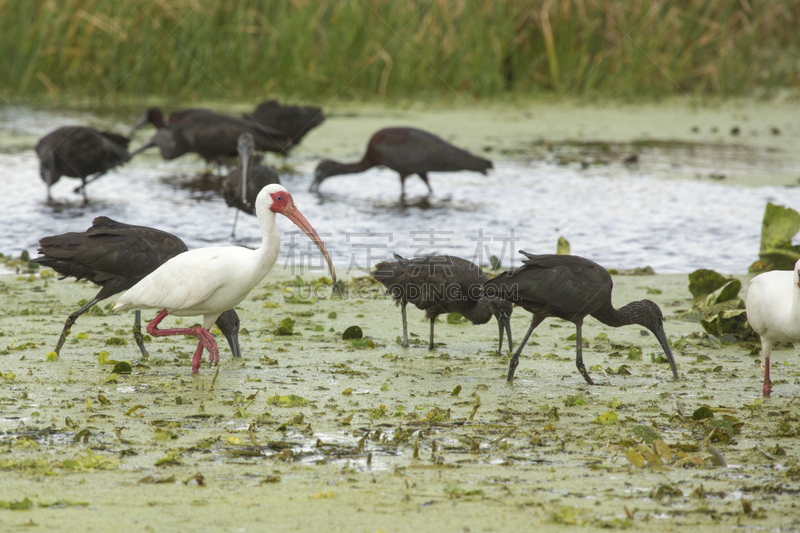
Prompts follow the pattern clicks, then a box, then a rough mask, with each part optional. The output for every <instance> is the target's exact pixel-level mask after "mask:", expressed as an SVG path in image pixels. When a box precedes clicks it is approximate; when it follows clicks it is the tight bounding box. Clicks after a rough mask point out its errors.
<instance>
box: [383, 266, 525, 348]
mask: <svg viewBox="0 0 800 533" xmlns="http://www.w3.org/2000/svg"><path fill="white" fill-rule="evenodd" d="M394 257H395V259H396V261H384V262H382V263H378V264H377V265H376V266H375V271H374V272H373V273H372V276H373V277H374V278H375V279H376V280H378V281H380V282H381V283H382V284H383V285H384V286H385V287H386V289H387V293H388V294H389V295H390V296H391V297H392V298H393V299H394V300H395V303H397V304H398V305H400V310H401V313H402V316H403V346H406V347H407V346H408V320H407V318H406V305H407V304H408V303H412V304H414V305H415V306H417V308H419V309H422V310H424V311H425V316H426V318H427V319H428V320H429V321H430V323H431V333H430V342H429V344H428V349H429V350H433V349H434V348H435V344H434V342H433V329H434V324H435V323H436V317H437V316H439V315H440V314H444V313H459V314H461V315H462V316H464V318H466V319H467V320H469V321H470V322H472V323H473V324H485V323H486V322H488V321H489V320H490V319H491V318H492V316H494V317H495V318H496V319H497V324H498V328H499V330H500V332H499V337H500V344H499V347H498V350H497V351H498V353H502V351H503V332H504V331H506V332H508V350H509V352H510V351H511V350H512V341H511V326H510V317H511V312H512V310H513V308H512V305H511V303H509V302H507V301H505V300H502V299H500V298H497V297H495V296H489V295H486V294H484V293H483V291H482V290H481V284H482V283H484V282H485V281H486V280H487V276H486V274H485V273H484V272H483V270H481V268H480V267H478V265H476V264H474V263H472V262H470V261H467V260H466V259H461V258H460V257H455V256H449V255H427V256H422V257H415V258H413V259H405V258H404V257H401V256H400V255H398V254H394Z"/></svg>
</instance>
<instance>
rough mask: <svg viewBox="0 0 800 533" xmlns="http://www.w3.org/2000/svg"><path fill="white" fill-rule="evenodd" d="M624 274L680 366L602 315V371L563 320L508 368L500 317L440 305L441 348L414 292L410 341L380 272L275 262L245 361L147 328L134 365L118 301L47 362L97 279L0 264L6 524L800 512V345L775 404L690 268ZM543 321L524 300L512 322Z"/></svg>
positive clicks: (128, 319)
mask: <svg viewBox="0 0 800 533" xmlns="http://www.w3.org/2000/svg"><path fill="white" fill-rule="evenodd" d="M740 279H741V280H742V281H743V287H746V285H747V280H748V278H747V277H741V278H740ZM315 281H316V282H315ZM614 281H615V291H614V303H615V305H617V306H620V305H622V304H624V303H627V302H628V301H630V300H634V299H642V298H650V299H653V300H654V301H656V302H657V303H658V304H659V305H660V306H661V307H662V309H663V310H664V313H665V315H666V321H665V329H666V331H667V335H668V337H669V339H670V342H671V344H672V346H673V350H674V352H675V356H676V359H677V362H678V365H679V372H680V375H681V380H680V381H677V382H676V381H673V380H672V379H671V373H670V371H669V365H668V364H667V363H666V361H664V360H662V358H661V357H660V354H661V349H660V347H659V345H658V343H657V341H656V340H655V338H654V337H653V336H652V335H650V334H649V333H646V332H643V331H642V329H641V328H639V327H638V326H629V327H626V328H620V329H613V328H608V327H606V326H603V325H602V324H600V323H599V322H597V321H595V320H594V319H588V320H587V322H586V324H585V325H584V360H585V362H586V364H587V366H588V367H589V372H590V373H591V374H592V376H593V377H594V379H595V381H596V382H598V383H599V385H597V386H593V387H592V386H589V385H587V384H586V383H585V382H584V380H583V378H582V377H581V376H580V374H579V373H578V371H577V369H576V368H575V363H574V354H575V345H574V334H575V328H574V326H573V325H572V324H570V323H567V322H563V321H559V320H556V319H548V320H547V321H546V322H545V323H543V324H542V325H541V326H540V327H539V328H538V329H537V330H536V334H535V335H534V337H532V339H531V341H530V342H529V344H528V347H526V349H525V351H524V352H523V356H522V358H521V362H520V366H519V367H518V369H517V379H516V380H515V382H514V383H513V385H509V384H507V383H506V381H505V373H506V370H507V364H508V355H507V354H497V353H496V352H495V351H494V350H495V349H496V344H497V330H496V327H495V325H494V323H489V324H486V325H484V326H472V325H470V324H468V323H464V322H462V321H460V320H458V319H457V317H450V318H451V320H444V318H445V317H441V319H440V322H441V323H440V324H438V325H437V328H436V340H437V348H436V350H435V351H432V352H429V351H428V350H427V346H426V345H427V333H428V325H427V323H425V322H424V320H423V313H422V312H421V311H418V310H416V309H409V329H410V332H411V333H412V337H411V338H412V346H411V347H410V348H402V347H401V346H400V345H399V344H398V342H397V339H398V335H400V333H401V319H400V312H399V310H398V308H397V307H395V306H394V305H392V303H391V301H389V300H387V299H386V298H385V296H384V293H383V289H382V287H380V286H378V285H375V284H372V283H370V282H369V280H368V279H367V278H356V279H353V278H350V279H349V280H347V282H346V283H345V284H344V285H343V286H342V287H340V289H342V290H341V291H339V292H340V294H341V296H338V297H335V298H334V297H332V295H331V290H330V289H331V288H330V286H329V285H327V284H326V281H325V280H321V279H319V274H313V273H312V274H309V275H306V276H304V277H303V278H301V279H300V280H298V279H295V278H293V277H291V276H288V275H284V274H283V273H281V272H275V273H273V274H271V275H270V276H268V277H267V279H266V280H265V282H263V283H262V284H261V285H260V286H259V287H257V288H256V289H255V290H254V291H253V292H252V293H251V294H250V296H249V297H248V298H247V299H246V300H245V301H244V302H243V303H242V305H241V306H240V308H239V309H238V311H239V313H240V315H241V317H242V328H243V330H242V333H241V345H242V352H243V354H244V358H243V360H241V361H240V360H234V359H233V358H231V356H230V351H229V350H228V349H227V346H226V345H225V343H222V344H221V363H220V365H219V367H211V366H209V365H208V363H207V362H206V361H204V362H203V365H202V366H201V368H200V373H199V374H198V375H196V376H193V375H192V374H191V369H190V358H191V356H192V354H193V352H194V349H195V343H196V341H195V340H194V338H190V337H186V338H184V337H169V338H164V339H148V341H147V343H146V344H147V346H148V348H149V351H150V357H149V358H148V359H147V360H143V359H142V358H141V356H140V354H139V351H138V349H137V347H136V345H135V344H134V342H133V338H132V335H131V326H132V323H133V316H132V314H112V313H110V312H109V311H108V306H109V304H113V302H114V300H115V299H113V298H112V299H110V300H107V301H105V302H102V304H101V305H100V306H99V307H97V308H96V309H95V310H94V311H93V312H92V313H89V314H87V315H85V316H83V317H81V318H80V319H79V320H78V321H77V323H76V324H75V325H74V326H73V328H72V331H71V333H70V339H69V340H68V341H67V343H66V344H65V347H64V349H63V350H62V352H61V355H60V357H54V356H53V355H54V354H49V356H48V353H49V352H50V351H51V350H52V348H53V347H54V345H55V342H56V339H57V337H58V335H59V333H60V332H61V328H62V326H63V323H64V320H65V319H66V316H67V315H68V314H69V313H70V312H72V311H74V310H75V309H77V308H78V306H79V305H80V301H81V300H87V299H90V298H91V297H92V296H93V295H94V294H95V293H96V287H94V286H93V285H90V284H87V283H74V282H72V281H57V280H56V279H55V278H54V277H53V276H52V275H49V273H48V271H44V272H38V271H37V272H35V273H27V272H26V273H24V274H19V275H5V276H0V302H2V309H0V406H2V407H1V409H0V530H2V531H154V532H160V531H204V532H214V531H266V530H269V531H364V532H378V531H384V532H387V533H388V532H400V531H473V532H475V531H530V530H534V528H535V529H536V530H549V529H552V530H555V529H558V530H563V529H564V528H565V527H569V528H572V529H574V530H576V531H577V530H590V529H601V528H602V529H634V530H635V529H640V530H648V531H649V530H653V529H654V528H656V529H679V528H683V527H687V526H689V527H692V528H694V529H695V530H697V531H701V530H711V529H714V530H717V529H720V528H725V529H730V528H733V527H737V526H738V527H747V528H759V529H761V528H763V529H781V528H783V529H786V530H795V529H797V528H799V527H800V514H798V513H797V510H796V501H797V492H798V491H800V465H799V464H798V460H797V459H798V454H800V445H798V438H797V436H798V433H800V400H795V395H796V394H797V393H798V391H800V373H799V372H798V370H799V367H798V363H800V359H798V352H797V350H796V349H794V348H791V347H789V346H788V345H787V346H783V347H781V349H779V350H777V351H776V352H775V353H774V359H775V361H774V363H773V364H774V370H773V378H774V379H775V381H774V392H773V396H772V397H771V398H762V397H761V394H760V391H761V379H762V375H763V374H762V370H761V367H760V361H759V359H758V352H757V342H756V341H755V340H754V339H751V340H749V341H746V342H736V339H732V338H730V337H722V338H720V337H717V336H714V335H711V334H709V333H706V332H705V330H704V329H703V328H702V327H701V325H700V323H699V322H698V321H697V317H693V315H692V314H691V308H692V295H691V293H690V292H689V290H688V279H687V276H686V275H655V276H652V275H650V276H615V279H614ZM151 314H152V313H150V314H148V313H145V318H150V319H152V316H150V315H151ZM529 320H530V315H529V314H528V313H526V312H525V311H524V310H521V309H516V310H515V312H514V315H513V317H512V329H513V331H514V335H515V339H517V340H519V339H520V338H521V335H522V334H523V333H524V331H525V329H526V328H527V326H528V323H529ZM170 321H171V322H170ZM192 321H193V319H191V318H188V319H183V323H184V324H186V325H188V324H191V323H192ZM167 322H169V324H167V325H169V326H171V325H172V324H176V323H180V321H179V320H178V319H175V318H172V317H169V318H167ZM353 326H357V327H358V328H359V329H360V335H359V334H356V333H355V332H356V330H355V329H351V328H352V327H353ZM346 331H349V332H350V333H348V334H347V335H344V337H345V338H343V333H345V332H346Z"/></svg>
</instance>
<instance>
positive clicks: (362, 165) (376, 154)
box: [310, 128, 492, 196]
mask: <svg viewBox="0 0 800 533" xmlns="http://www.w3.org/2000/svg"><path fill="white" fill-rule="evenodd" d="M379 165H382V166H385V167H387V168H390V169H392V170H394V171H395V172H397V173H398V174H400V188H401V196H405V193H406V187H405V182H406V178H407V177H408V176H410V175H411V174H416V175H418V176H419V177H420V178H421V179H422V181H424V182H425V185H427V186H428V191H429V192H432V191H433V190H432V189H431V184H430V183H428V172H454V171H457V170H472V171H475V172H480V173H481V174H486V173H487V171H488V170H489V169H490V168H492V162H491V161H489V160H488V159H483V158H481V157H477V156H474V155H472V154H471V153H469V152H467V151H466V150H462V149H461V148H456V147H455V146H453V145H452V144H450V143H449V142H447V141H445V140H444V139H442V138H441V137H437V136H436V135H434V134H432V133H428V132H427V131H423V130H419V129H416V128H384V129H382V130H379V131H377V132H375V134H374V135H373V136H372V138H371V139H370V140H369V143H368V144H367V151H366V153H365V154H364V157H362V158H361V161H357V162H355V163H340V162H338V161H333V160H331V159H323V160H322V161H320V162H319V164H318V165H317V169H316V171H315V172H314V182H313V183H312V184H311V189H310V190H311V191H312V192H316V191H317V190H319V186H320V184H321V183H322V182H323V181H324V180H325V179H327V178H329V177H331V176H338V175H340V174H354V173H357V172H364V171H365V170H367V169H370V168H372V167H376V166H379Z"/></svg>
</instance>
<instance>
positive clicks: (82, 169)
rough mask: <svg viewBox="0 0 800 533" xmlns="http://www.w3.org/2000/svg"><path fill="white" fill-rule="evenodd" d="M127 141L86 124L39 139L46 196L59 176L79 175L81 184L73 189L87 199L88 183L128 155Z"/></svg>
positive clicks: (37, 149) (57, 131) (66, 127)
mask: <svg viewBox="0 0 800 533" xmlns="http://www.w3.org/2000/svg"><path fill="white" fill-rule="evenodd" d="M128 142H129V139H128V138H127V137H124V136H122V135H119V134H116V133H112V132H110V131H98V130H96V129H94V128H90V127H88V126H64V127H62V128H58V129H57V130H54V131H51V132H50V133H48V134H47V135H45V136H44V137H42V138H41V139H39V142H38V143H36V155H37V156H38V157H39V173H40V175H41V176H42V179H43V180H44V182H45V183H46V184H47V198H48V199H50V198H51V196H50V187H51V186H52V185H53V184H54V183H55V182H57V181H58V180H59V179H60V178H61V176H67V177H70V178H80V179H81V181H82V182H83V184H82V185H81V186H80V187H78V188H77V189H75V192H78V190H81V191H83V197H84V198H86V184H87V183H91V182H92V181H94V180H96V179H97V178H99V177H100V176H102V175H103V174H105V173H106V172H108V171H109V170H110V169H112V168H114V167H116V166H118V165H121V164H123V163H125V162H127V161H128V160H129V159H130V158H131V154H129V153H128ZM93 174H94V176H93V177H92V178H91V179H87V178H89V176H92V175H93Z"/></svg>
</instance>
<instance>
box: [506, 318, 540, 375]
mask: <svg viewBox="0 0 800 533" xmlns="http://www.w3.org/2000/svg"><path fill="white" fill-rule="evenodd" d="M544 319H545V317H540V316H539V315H533V319H532V320H531V327H529V328H528V332H527V333H526V334H525V338H523V339H522V344H520V345H519V348H517V351H516V353H514V355H513V356H512V357H511V362H510V363H508V382H509V383H511V382H512V381H513V380H514V371H515V370H516V369H517V365H518V364H519V355H520V354H521V353H522V349H523V348H524V347H525V344H526V343H527V342H528V339H529V338H530V337H531V333H533V330H534V329H536V326H538V325H539V324H541V323H542V320H544Z"/></svg>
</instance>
